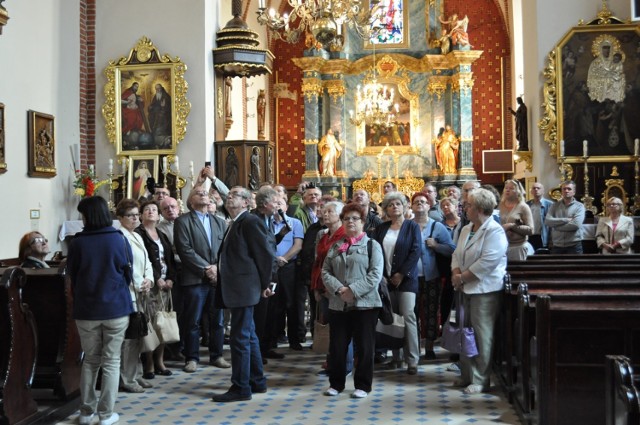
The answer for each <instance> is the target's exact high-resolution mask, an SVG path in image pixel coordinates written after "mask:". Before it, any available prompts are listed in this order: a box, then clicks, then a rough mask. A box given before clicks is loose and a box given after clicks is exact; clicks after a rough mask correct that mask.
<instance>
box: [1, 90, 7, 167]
mask: <svg viewBox="0 0 640 425" xmlns="http://www.w3.org/2000/svg"><path fill="white" fill-rule="evenodd" d="M5 140H6V139H5V133H4V103H0V174H2V173H6V172H7V161H6V157H5V152H6V151H5V148H4V146H5Z"/></svg>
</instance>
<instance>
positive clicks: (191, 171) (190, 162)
mask: <svg viewBox="0 0 640 425" xmlns="http://www.w3.org/2000/svg"><path fill="white" fill-rule="evenodd" d="M189 175H190V176H193V161H189Z"/></svg>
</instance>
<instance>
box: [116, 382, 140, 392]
mask: <svg viewBox="0 0 640 425" xmlns="http://www.w3.org/2000/svg"><path fill="white" fill-rule="evenodd" d="M120 391H124V392H126V393H143V392H144V388H142V387H141V386H140V385H138V384H135V385H120Z"/></svg>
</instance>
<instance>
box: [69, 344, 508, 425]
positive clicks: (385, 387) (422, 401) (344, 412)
mask: <svg viewBox="0 0 640 425" xmlns="http://www.w3.org/2000/svg"><path fill="white" fill-rule="evenodd" d="M278 351H280V352H282V353H284V354H286V358H285V359H284V360H269V364H268V365H267V366H265V372H266V374H267V379H268V385H269V390H268V392H267V393H266V394H255V395H254V396H253V399H252V400H251V401H247V402H240V403H229V404H220V403H214V402H212V401H211V395H212V394H213V393H222V392H225V391H226V390H227V389H228V387H229V386H230V381H229V377H230V373H231V371H230V369H217V368H214V367H211V366H202V367H201V368H200V369H199V370H198V371H197V372H196V373H194V374H187V373H184V372H182V370H180V368H179V366H180V365H178V364H176V363H170V362H168V363H167V364H168V365H170V366H173V367H172V369H173V371H174V374H173V375H172V376H169V377H156V378H155V379H153V380H152V382H153V384H154V386H155V387H154V388H152V389H148V390H147V392H145V393H144V394H125V393H120V394H119V398H118V402H117V404H116V411H117V412H118V413H119V414H120V422H118V423H119V424H185V425H196V424H203V425H204V424H220V425H231V424H233V425H241V424H243V425H254V424H255V425H258V424H260V425H270V424H281V425H287V424H292V425H293V424H300V425H324V424H327V425H342V424H345V425H359V424H380V425H383V424H385V425H386V424H447V425H455V424H474V425H482V424H520V421H519V420H518V418H517V416H516V414H515V412H514V410H513V409H512V408H511V406H510V405H509V404H508V403H507V401H506V400H505V398H504V396H503V395H502V393H501V392H500V390H499V389H498V388H497V387H493V388H492V391H491V392H490V393H488V394H478V395H472V396H469V395H464V394H463V393H462V391H460V390H459V389H457V388H452V386H451V384H452V382H453V380H454V379H455V378H456V374H455V373H453V372H448V371H446V366H448V365H449V364H450V362H448V361H445V359H446V358H447V355H446V353H445V352H439V353H438V356H439V358H442V361H441V362H431V363H428V364H423V365H421V366H420V371H419V373H418V375H416V376H410V375H407V374H406V371H405V370H404V369H403V370H395V371H389V370H376V372H375V375H374V382H373V387H374V389H373V391H372V392H371V393H370V394H369V396H368V397H367V398H365V399H361V400H354V399H351V398H350V397H349V394H350V393H351V391H352V390H353V378H350V377H349V378H347V388H346V390H345V392H343V393H342V394H340V395H339V396H337V397H325V396H323V395H322V392H323V390H325V389H326V388H327V387H328V379H327V378H326V377H324V376H319V375H317V374H316V372H318V371H319V370H320V364H321V363H322V356H320V355H317V354H314V353H313V352H312V351H311V350H309V349H308V348H306V347H305V350H304V351H302V352H297V351H291V350H289V349H288V348H280V349H279V350H278ZM203 354H205V353H203ZM225 357H226V358H229V353H228V352H227V353H225ZM203 358H205V359H206V358H208V356H207V355H206V354H205V356H204V357H203ZM95 421H96V422H95V423H97V419H95ZM76 423H77V413H76V414H74V415H72V416H70V417H68V418H67V419H66V420H65V421H64V422H60V424H61V425H63V424H64V425H66V424H76Z"/></svg>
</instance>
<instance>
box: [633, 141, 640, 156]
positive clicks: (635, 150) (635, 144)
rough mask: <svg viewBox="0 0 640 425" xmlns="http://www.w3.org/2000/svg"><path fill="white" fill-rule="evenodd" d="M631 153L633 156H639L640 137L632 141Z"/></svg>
mask: <svg viewBox="0 0 640 425" xmlns="http://www.w3.org/2000/svg"><path fill="white" fill-rule="evenodd" d="M633 154H634V155H635V156H640V139H636V140H634V141H633Z"/></svg>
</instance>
